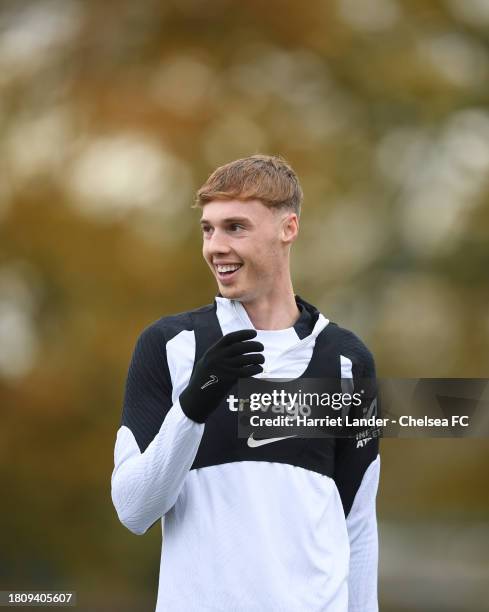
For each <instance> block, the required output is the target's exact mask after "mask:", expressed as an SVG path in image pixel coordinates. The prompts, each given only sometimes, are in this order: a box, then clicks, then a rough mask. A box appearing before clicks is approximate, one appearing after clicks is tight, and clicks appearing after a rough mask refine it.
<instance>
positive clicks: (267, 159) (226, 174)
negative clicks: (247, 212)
mask: <svg viewBox="0 0 489 612" xmlns="http://www.w3.org/2000/svg"><path fill="white" fill-rule="evenodd" d="M303 197H304V196H303V193H302V188H301V186H300V183H299V179H298V178H297V175H296V173H295V172H294V170H293V169H292V168H291V166H290V165H289V164H288V163H287V162H286V161H285V159H283V158H282V157H276V156H273V155H251V156H249V157H244V158H243V159H237V160H235V161H232V162H229V163H227V164H225V165H224V166H220V167H219V168H217V169H216V170H214V172H213V173H212V174H211V175H210V176H209V178H208V179H207V180H206V182H205V183H204V184H203V185H202V187H201V188H200V189H199V190H198V191H197V196H196V199H195V203H194V205H193V207H194V208H195V207H202V206H204V205H205V204H207V203H208V202H211V201H212V200H259V201H261V202H262V203H263V204H265V205H266V206H269V207H271V208H276V209H278V208H286V209H290V210H291V211H293V212H295V213H296V214H297V216H298V217H299V215H300V211H301V204H302V200H303Z"/></svg>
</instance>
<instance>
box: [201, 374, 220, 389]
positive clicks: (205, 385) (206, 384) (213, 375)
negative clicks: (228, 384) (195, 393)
mask: <svg viewBox="0 0 489 612" xmlns="http://www.w3.org/2000/svg"><path fill="white" fill-rule="evenodd" d="M218 381H219V378H217V376H216V375H215V374H211V377H210V378H209V380H208V381H207V382H206V383H205V384H204V385H202V387H201V389H205V388H206V387H208V386H209V385H213V384H214V383H216V382H218Z"/></svg>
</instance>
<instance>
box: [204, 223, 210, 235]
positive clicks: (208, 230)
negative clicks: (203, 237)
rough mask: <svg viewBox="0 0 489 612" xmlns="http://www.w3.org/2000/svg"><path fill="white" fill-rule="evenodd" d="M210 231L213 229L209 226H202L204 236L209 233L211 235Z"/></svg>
mask: <svg viewBox="0 0 489 612" xmlns="http://www.w3.org/2000/svg"><path fill="white" fill-rule="evenodd" d="M210 231H211V228H210V227H209V226H208V225H203V226H202V232H203V233H204V234H209V233H210Z"/></svg>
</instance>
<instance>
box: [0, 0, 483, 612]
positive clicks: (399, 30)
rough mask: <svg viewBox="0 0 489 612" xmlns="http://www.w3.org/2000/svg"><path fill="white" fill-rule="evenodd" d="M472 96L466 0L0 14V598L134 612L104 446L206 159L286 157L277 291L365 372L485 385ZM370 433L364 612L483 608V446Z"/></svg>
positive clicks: (475, 67) (187, 291)
mask: <svg viewBox="0 0 489 612" xmlns="http://www.w3.org/2000/svg"><path fill="white" fill-rule="evenodd" d="M488 103H489V2H488V0H324V1H319V0H310V1H309V2H296V1H293V0H280V1H278V0H268V1H267V2H261V1H257V0H248V1H247V2H238V1H232V0H207V1H204V0H166V1H165V2H160V1H157V0H144V1H143V0H142V1H141V2H133V1H130V0H128V1H126V0H119V1H117V2H116V1H114V2H101V1H95V0H85V1H77V0H39V1H24V0H11V1H9V0H1V1H0V135H1V137H0V417H1V427H0V479H1V480H0V481H1V483H2V503H1V506H0V525H1V527H0V590H6V589H25V590H28V589H45V590H55V589H72V590H76V591H77V593H78V602H79V604H78V609H79V610H83V611H92V610H100V611H104V612H105V611H107V612H109V611H116V610H121V611H128V612H143V611H146V610H148V611H151V610H153V609H154V605H155V601H156V590H157V580H158V571H159V555H160V542H161V531H160V529H159V526H158V525H156V526H154V527H153V528H152V529H151V530H150V531H149V532H148V533H147V534H146V535H145V536H144V537H137V536H135V535H133V534H131V533H130V532H129V531H128V530H127V529H126V528H125V527H123V526H122V525H121V524H120V523H119V522H118V519H117V516H116V513H115V510H114V508H113V506H112V502H111V499H110V476H111V472H112V469H113V448H114V443H115V435H116V431H117V428H118V427H119V421H120V415H121V402H122V395H123V390H124V382H125V376H126V372H127V367H128V364H129V360H130V356H131V353H132V350H133V348H134V344H135V341H136V338H137V336H138V334H139V333H140V332H141V330H142V329H143V328H144V327H145V326H146V325H148V324H149V323H151V322H152V321H154V320H155V319H157V318H159V317H161V316H163V315H166V314H170V313H175V312H180V311H183V310H188V309H191V308H194V307H198V306H200V305H202V304H207V303H209V302H211V301H212V300H213V297H214V295H215V286H214V282H213V280H212V278H211V276H210V274H209V273H208V271H207V268H206V266H205V264H204V262H203V261H202V259H201V254H200V252H201V237H200V233H199V227H198V219H199V212H198V211H196V210H191V209H190V205H191V204H192V201H193V197H194V192H195V190H196V189H197V188H198V187H199V186H200V185H201V184H202V183H203V182H204V180H205V179H206V178H207V176H208V174H209V173H210V172H211V171H212V170H214V168H215V167H216V166H218V165H221V164H223V163H225V162H228V161H230V160H232V159H235V158H238V157H243V156H247V155H250V154H253V153H270V154H280V155H282V156H284V157H285V158H286V159H287V160H288V161H289V162H290V163H291V164H292V166H293V167H294V168H295V170H296V171H297V173H298V175H299V177H300V179H301V181H302V185H303V188H304V192H305V203H304V208H303V215H302V220H301V237H300V239H299V241H298V243H296V246H295V247H294V253H293V277H294V288H295V291H296V292H297V293H299V295H302V296H303V297H304V298H306V299H307V300H308V301H310V302H313V303H314V304H316V305H317V306H318V307H320V309H321V310H322V311H323V312H324V314H325V315H326V316H327V317H329V318H330V319H331V320H333V321H336V322H338V323H340V324H341V325H343V326H345V327H348V328H350V329H352V330H353V331H355V332H356V333H357V334H358V335H359V336H360V337H361V338H362V339H363V340H364V341H365V342H366V343H367V344H368V345H369V347H370V348H371V349H372V351H373V353H374V355H375V357H376V361H377V369H378V375H379V376H380V377H384V378H387V377H418V376H419V377H486V376H488V371H489V309H488V304H489V286H488V269H489V178H488V177H489V106H488ZM381 445H382V450H381V453H382V474H381V484H380V489H379V496H378V517H379V527H380V579H379V592H380V602H381V610H382V611H385V612H413V611H418V610H419V611H425V612H426V611H428V612H429V611H432V610H433V611H439V610H446V611H455V610H457V611H458V610H463V611H470V612H479V611H482V610H487V609H488V607H487V606H488V601H489V586H488V585H489V487H488V480H487V474H488V471H489V448H488V441H487V440H485V439H422V440H420V439H417V440H412V439H402V440H401V439H384V440H383V441H382V443H381Z"/></svg>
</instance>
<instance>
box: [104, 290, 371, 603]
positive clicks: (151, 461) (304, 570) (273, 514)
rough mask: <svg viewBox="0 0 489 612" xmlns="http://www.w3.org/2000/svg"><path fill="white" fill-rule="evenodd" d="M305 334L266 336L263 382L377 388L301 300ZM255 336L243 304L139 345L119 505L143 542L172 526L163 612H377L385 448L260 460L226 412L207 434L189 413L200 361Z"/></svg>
mask: <svg viewBox="0 0 489 612" xmlns="http://www.w3.org/2000/svg"><path fill="white" fill-rule="evenodd" d="M296 301H297V304H298V307H299V309H300V311H301V314H300V317H299V319H298V320H297V322H296V324H295V325H294V326H293V327H290V328H288V329H283V330H273V331H264V330H258V335H257V337H256V340H259V341H260V342H262V343H263V345H264V347H265V349H264V355H265V363H264V365H263V367H264V372H263V373H262V374H260V375H257V377H259V376H262V377H264V378H273V377H275V378H289V379H290V378H302V377H311V378H319V377H322V376H324V377H326V378H343V379H350V381H349V384H351V383H352V382H353V386H354V385H355V379H357V378H362V377H373V376H375V366H374V361H373V358H372V355H371V353H370V352H369V350H368V349H367V347H366V346H365V345H364V344H363V343H362V341H361V340H360V339H359V338H358V337H357V336H356V335H355V334H353V333H352V332H350V331H348V330H346V329H343V328H341V327H339V326H338V325H336V324H335V323H332V322H330V321H329V320H328V319H326V318H325V317H324V316H323V315H322V314H321V313H320V312H319V311H318V310H317V309H316V308H315V307H314V306H311V305H310V304H308V303H307V302H305V301H304V300H302V299H301V298H300V297H299V296H296ZM244 328H253V324H252V323H251V321H250V319H249V317H248V315H247V313H246V310H245V309H244V307H243V306H242V304H240V303H239V302H237V301H234V300H228V299H226V298H223V297H220V296H219V297H216V298H215V301H214V303H213V304H211V305H208V306H204V307H202V308H199V309H197V310H193V311H190V312H184V313H180V314H177V315H174V316H167V317H163V318H161V319H159V320H158V321H155V322H154V323H152V324H151V325H149V326H148V327H147V328H146V329H145V330H144V331H143V332H142V333H141V335H140V337H139V338H138V341H137V344H136V347H135V350H134V354H133V356H132V361H131V364H130V367H129V373H128V377H127V383H126V391H125V398H124V406H123V411H122V420H121V424H120V427H119V430H118V432H117V440H116V443H115V452H114V460H115V467H114V471H113V473H112V500H113V503H114V506H115V508H116V510H117V514H118V516H119V519H120V521H121V522H122V523H123V524H124V525H125V526H126V527H127V528H128V529H130V530H131V531H132V532H133V533H136V534H143V533H145V532H146V531H147V530H148V529H149V528H150V527H151V526H152V525H153V524H154V523H155V522H156V521H159V520H160V519H161V525H162V529H163V527H164V539H163V546H162V554H161V566H160V574H159V588H158V598H157V604H156V611H157V612H163V611H165V612H168V611H172V612H194V611H195V612H197V611H198V612H200V611H213V612H218V611H219V612H220V611H222V612H231V611H233V612H265V611H266V612H306V611H307V612H320V611H321V612H347V611H348V612H376V611H377V610H378V603H377V566H378V535H377V521H376V509H375V500H376V494H377V488H378V482H379V469H380V456H379V441H378V438H372V439H370V440H369V441H368V443H366V444H361V445H358V444H357V442H356V440H355V439H354V438H299V437H294V438H288V439H283V440H278V441H275V442H273V443H269V444H263V445H260V446H254V445H253V446H251V447H250V446H248V444H247V442H248V440H247V439H245V438H238V435H237V418H238V416H237V415H238V413H237V412H232V411H230V410H229V407H228V404H227V403H226V402H225V401H223V402H222V403H221V404H220V406H219V407H218V408H217V409H216V410H215V411H214V412H213V413H212V414H211V416H210V417H209V419H208V420H207V421H206V423H205V424H199V423H196V422H195V421H193V420H191V419H189V418H188V417H187V416H186V415H185V414H184V413H183V412H182V409H181V407H180V404H179V400H178V398H179V396H180V393H181V392H182V391H183V389H184V388H185V387H186V386H187V384H188V381H189V378H190V376H191V373H192V369H193V365H194V361H197V360H198V359H199V358H200V356H201V355H202V354H203V353H204V352H205V350H206V349H207V348H208V347H209V346H211V345H212V344H214V343H215V342H216V341H217V340H218V339H219V338H220V337H221V336H222V335H224V334H228V333H230V332H232V331H236V330H239V329H244Z"/></svg>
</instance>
